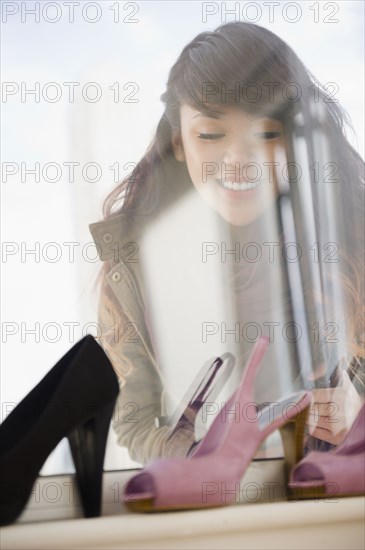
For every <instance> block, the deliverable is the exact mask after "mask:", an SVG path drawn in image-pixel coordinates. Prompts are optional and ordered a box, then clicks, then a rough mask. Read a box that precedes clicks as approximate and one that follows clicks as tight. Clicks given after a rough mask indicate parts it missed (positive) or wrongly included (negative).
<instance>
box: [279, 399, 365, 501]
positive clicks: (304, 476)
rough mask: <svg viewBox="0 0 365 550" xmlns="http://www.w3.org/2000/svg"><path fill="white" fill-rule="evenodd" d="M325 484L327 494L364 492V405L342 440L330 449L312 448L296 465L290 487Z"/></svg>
mask: <svg viewBox="0 0 365 550" xmlns="http://www.w3.org/2000/svg"><path fill="white" fill-rule="evenodd" d="M322 485H323V486H325V492H326V494H329V495H331V496H335V495H336V494H338V495H341V494H365V405H363V407H362V408H361V410H360V412H359V414H358V416H357V417H356V419H355V421H354V423H353V425H352V427H351V428H350V430H349V432H348V433H347V435H346V437H345V439H344V440H343V442H342V443H341V445H339V446H338V447H336V448H335V449H332V450H331V451H329V452H324V453H321V452H318V451H312V452H311V453H309V454H308V455H307V456H306V457H305V458H303V460H301V461H300V462H299V463H298V464H297V465H296V466H295V468H293V470H292V472H291V477H290V484H289V486H290V487H291V488H293V489H294V488H296V489H298V488H301V487H302V488H309V487H318V486H322Z"/></svg>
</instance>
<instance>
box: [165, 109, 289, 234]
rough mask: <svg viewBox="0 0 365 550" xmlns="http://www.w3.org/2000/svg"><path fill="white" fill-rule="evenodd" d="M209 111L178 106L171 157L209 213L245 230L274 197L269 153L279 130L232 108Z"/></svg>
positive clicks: (277, 140) (280, 134) (272, 157)
mask: <svg viewBox="0 0 365 550" xmlns="http://www.w3.org/2000/svg"><path fill="white" fill-rule="evenodd" d="M213 109H214V111H213V110H211V109H209V110H208V109H207V111H206V112H200V111H197V110H196V109H195V108H193V107H191V106H190V105H187V104H183V105H182V106H181V107H180V122H181V133H180V134H179V135H177V134H175V135H174V137H173V148H174V152H175V157H176V159H177V160H179V161H185V162H186V165H187V169H188V171H189V175H190V178H191V180H192V182H193V184H194V186H195V188H196V190H197V191H198V193H199V194H200V195H201V196H202V198H203V199H204V200H205V201H206V202H207V203H208V204H209V205H210V206H211V207H212V208H214V209H215V210H216V211H217V212H218V213H219V214H220V215H221V216H222V217H223V218H224V219H225V220H227V221H228V222H229V223H231V224H233V225H246V224H249V223H251V222H253V221H254V220H255V219H257V218H258V217H259V216H260V214H262V213H263V212H264V211H265V210H266V209H267V208H268V206H269V205H270V204H272V203H273V202H274V201H275V199H276V197H277V185H276V181H275V170H274V163H275V162H277V161H275V149H276V147H277V146H278V145H283V141H284V137H283V127H282V124H281V123H280V122H279V121H277V120H275V119H271V118H267V117H265V118H256V117H253V116H250V115H248V114H247V113H245V112H244V111H242V110H241V109H238V108H235V107H227V106H224V107H222V106H219V107H216V106H214V107H213ZM281 168H282V167H280V166H279V170H281Z"/></svg>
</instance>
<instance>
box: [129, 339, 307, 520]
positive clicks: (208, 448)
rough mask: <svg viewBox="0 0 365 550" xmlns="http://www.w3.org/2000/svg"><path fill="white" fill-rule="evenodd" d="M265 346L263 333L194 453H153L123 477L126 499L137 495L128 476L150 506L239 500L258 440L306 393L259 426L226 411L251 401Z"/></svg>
mask: <svg viewBox="0 0 365 550" xmlns="http://www.w3.org/2000/svg"><path fill="white" fill-rule="evenodd" d="M267 346H268V340H267V338H264V337H263V338H261V339H260V340H259V341H258V342H257V344H256V345H255V347H254V349H253V352H252V354H251V357H250V358H249V360H248V363H247V366H246V368H245V370H244V374H243V378H242V381H241V384H240V386H239V388H238V390H237V391H236V392H235V393H234V395H233V396H232V397H231V399H230V400H229V401H228V403H227V404H226V406H225V407H223V409H222V410H221V412H220V413H219V414H218V415H217V416H216V418H215V419H214V421H213V423H212V425H211V427H210V429H209V430H208V433H207V435H206V436H205V438H204V439H203V440H202V442H201V444H200V445H198V446H197V448H196V450H195V452H194V454H193V455H192V456H191V457H189V458H176V459H175V458H171V459H169V458H166V459H159V460H155V461H153V462H152V463H150V464H149V465H147V466H146V468H145V469H144V470H143V472H142V473H141V474H138V475H137V476H135V477H134V478H132V479H131V480H130V482H129V483H128V485H127V487H126V490H125V500H126V501H128V500H132V499H133V500H138V498H139V497H138V494H135V493H136V488H135V485H134V489H133V490H132V487H133V483H134V482H136V483H137V485H138V491H137V493H138V492H139V490H140V492H141V493H145V495H147V494H150V493H151V488H153V492H154V502H153V505H154V509H159V508H179V507H181V508H184V507H189V506H192V507H195V506H200V507H204V506H214V505H220V506H222V505H224V504H230V503H232V502H234V501H237V502H238V501H239V492H240V480H241V479H242V476H243V474H244V472H245V470H246V469H247V467H248V466H249V464H250V462H251V460H252V458H253V457H254V455H255V453H256V451H257V449H258V448H259V447H260V445H261V443H262V441H263V440H264V439H266V437H267V436H268V435H269V434H270V433H272V432H273V431H274V430H276V429H277V428H279V427H281V426H283V425H284V424H285V423H286V422H287V421H288V420H289V419H291V418H293V417H295V416H296V415H297V414H298V412H300V411H302V410H304V409H305V408H307V407H309V405H310V403H311V396H310V394H309V393H307V392H302V393H301V394H300V395H299V396H298V397H297V406H296V407H291V408H289V409H288V408H285V409H283V410H282V411H280V410H279V414H277V416H276V417H275V418H274V419H273V420H272V421H271V422H268V423H267V424H266V426H265V427H263V428H261V427H260V424H259V422H258V421H254V422H252V421H250V420H248V419H247V418H245V416H244V415H243V414H240V415H239V416H238V417H236V416H235V415H234V414H228V411H229V410H230V409H231V408H232V404H233V403H238V405H239V407H240V411H242V410H245V409H244V406H245V405H246V404H248V403H253V391H254V381H255V375H256V372H257V370H258V368H259V366H260V364H261V361H262V358H263V355H264V353H265V351H266V349H267ZM146 474H148V475H146ZM141 476H144V477H141ZM133 492H134V496H133ZM140 498H142V495H141V496H140ZM146 498H147V497H146Z"/></svg>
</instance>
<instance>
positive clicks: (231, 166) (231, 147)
mask: <svg viewBox="0 0 365 550" xmlns="http://www.w3.org/2000/svg"><path fill="white" fill-rule="evenodd" d="M257 158H258V156H257V151H256V150H255V147H254V146H253V143H252V142H250V140H248V139H235V140H232V141H230V142H229V143H227V144H226V148H225V150H224V152H223V155H222V164H223V165H225V168H226V170H227V171H228V170H229V171H237V170H239V173H242V170H243V169H244V168H245V166H247V165H248V164H250V163H255V162H256V161H257Z"/></svg>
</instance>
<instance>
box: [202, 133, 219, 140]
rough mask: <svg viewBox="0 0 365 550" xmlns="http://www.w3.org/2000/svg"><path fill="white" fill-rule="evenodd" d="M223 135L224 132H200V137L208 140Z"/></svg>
mask: <svg viewBox="0 0 365 550" xmlns="http://www.w3.org/2000/svg"><path fill="white" fill-rule="evenodd" d="M223 136H224V134H204V133H201V134H198V138H199V139H207V140H214V139H219V138H221V137H223Z"/></svg>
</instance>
